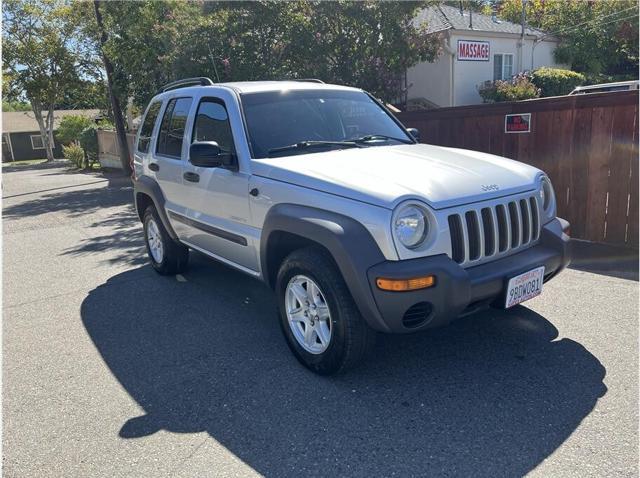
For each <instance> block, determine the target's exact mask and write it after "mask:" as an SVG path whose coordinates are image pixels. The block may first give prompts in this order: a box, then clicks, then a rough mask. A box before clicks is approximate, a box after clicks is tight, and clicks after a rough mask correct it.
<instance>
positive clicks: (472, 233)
mask: <svg viewBox="0 0 640 478" xmlns="http://www.w3.org/2000/svg"><path fill="white" fill-rule="evenodd" d="M464 216H465V219H466V220H467V234H468V235H469V259H470V260H472V261H475V260H477V259H478V258H479V257H480V241H481V238H480V225H479V223H478V215H477V214H476V212H475V211H467V213H466V214H465V215H464Z"/></svg>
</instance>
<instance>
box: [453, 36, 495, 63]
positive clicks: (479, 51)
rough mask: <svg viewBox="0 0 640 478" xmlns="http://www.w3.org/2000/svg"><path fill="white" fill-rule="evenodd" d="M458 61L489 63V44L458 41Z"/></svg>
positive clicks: (485, 42) (486, 42)
mask: <svg viewBox="0 0 640 478" xmlns="http://www.w3.org/2000/svg"><path fill="white" fill-rule="evenodd" d="M458 61H489V42H488V41H471V40H458Z"/></svg>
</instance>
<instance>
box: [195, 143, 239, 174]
mask: <svg viewBox="0 0 640 478" xmlns="http://www.w3.org/2000/svg"><path fill="white" fill-rule="evenodd" d="M189 161H190V162H191V164H193V165H194V166H199V167H202V168H219V167H231V166H233V165H234V164H235V156H234V155H233V154H231V153H227V152H225V151H222V150H221V149H220V146H218V143H216V142H215V141H196V142H195V143H192V144H191V146H190V147H189Z"/></svg>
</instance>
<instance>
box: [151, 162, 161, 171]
mask: <svg viewBox="0 0 640 478" xmlns="http://www.w3.org/2000/svg"><path fill="white" fill-rule="evenodd" d="M149 169H150V170H151V171H160V166H158V165H157V164H156V163H149Z"/></svg>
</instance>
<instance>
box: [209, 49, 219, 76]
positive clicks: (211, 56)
mask: <svg viewBox="0 0 640 478" xmlns="http://www.w3.org/2000/svg"><path fill="white" fill-rule="evenodd" d="M207 48H208V49H209V59H210V60H211V66H213V72H214V73H215V74H216V82H217V83H220V77H219V76H218V69H217V68H216V61H215V57H214V56H213V52H212V51H211V45H209V42H207Z"/></svg>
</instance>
